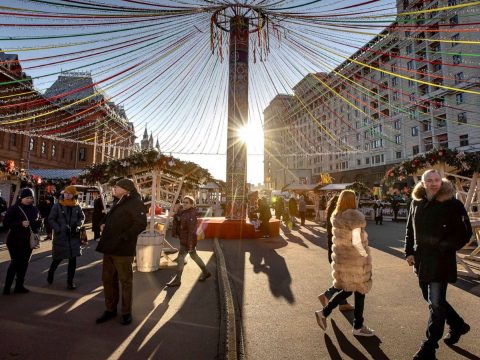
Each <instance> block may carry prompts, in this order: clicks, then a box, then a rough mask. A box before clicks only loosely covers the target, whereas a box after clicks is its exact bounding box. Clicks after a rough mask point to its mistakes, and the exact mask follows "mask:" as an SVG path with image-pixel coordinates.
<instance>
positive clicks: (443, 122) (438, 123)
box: [437, 119, 447, 128]
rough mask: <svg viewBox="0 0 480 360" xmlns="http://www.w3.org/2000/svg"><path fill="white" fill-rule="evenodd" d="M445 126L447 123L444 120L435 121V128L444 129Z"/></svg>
mask: <svg viewBox="0 0 480 360" xmlns="http://www.w3.org/2000/svg"><path fill="white" fill-rule="evenodd" d="M445 126H447V121H446V120H445V119H437V127H439V128H441V127H445Z"/></svg>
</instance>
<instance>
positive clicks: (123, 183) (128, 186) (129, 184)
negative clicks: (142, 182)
mask: <svg viewBox="0 0 480 360" xmlns="http://www.w3.org/2000/svg"><path fill="white" fill-rule="evenodd" d="M115 185H116V186H118V187H121V188H122V189H125V190H127V191H134V190H136V188H135V183H134V182H133V181H132V180H130V179H120V180H118V181H117V183H116V184H115Z"/></svg>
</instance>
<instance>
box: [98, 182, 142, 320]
mask: <svg viewBox="0 0 480 360" xmlns="http://www.w3.org/2000/svg"><path fill="white" fill-rule="evenodd" d="M114 196H115V198H117V199H118V201H117V202H116V203H115V205H114V206H113V207H112V208H111V209H110V211H109V212H108V214H107V216H106V217H105V220H104V224H102V225H101V226H100V229H101V231H102V235H101V238H100V242H99V243H98V246H97V251H99V252H101V253H103V271H102V281H103V288H104V292H105V306H106V308H107V310H106V311H105V312H104V313H103V315H102V316H100V317H99V318H98V319H97V323H98V324H100V323H103V322H105V321H108V320H110V319H112V318H114V317H116V316H117V304H118V301H119V299H120V294H119V289H118V281H119V280H120V283H121V284H122V321H121V322H122V324H123V325H128V324H130V323H131V322H132V315H131V314H132V287H133V270H132V263H133V258H134V256H135V253H136V246H137V237H138V235H139V234H140V233H141V232H142V231H143V230H145V228H146V226H147V217H146V215H145V207H144V205H143V202H142V201H141V198H140V194H139V193H138V192H137V190H136V189H135V184H134V183H133V181H132V180H130V179H121V180H119V181H118V182H117V183H116V185H115V187H114Z"/></svg>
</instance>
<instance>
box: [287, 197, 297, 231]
mask: <svg viewBox="0 0 480 360" xmlns="http://www.w3.org/2000/svg"><path fill="white" fill-rule="evenodd" d="M288 212H289V215H290V221H291V222H292V226H296V225H297V219H296V216H297V214H298V207H297V200H295V197H294V196H293V195H292V196H291V197H290V200H288Z"/></svg>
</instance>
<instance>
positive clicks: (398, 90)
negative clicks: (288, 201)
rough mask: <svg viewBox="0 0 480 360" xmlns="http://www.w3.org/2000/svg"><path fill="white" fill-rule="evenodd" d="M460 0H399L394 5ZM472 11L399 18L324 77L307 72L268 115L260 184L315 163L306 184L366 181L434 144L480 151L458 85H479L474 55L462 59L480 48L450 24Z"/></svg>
mask: <svg viewBox="0 0 480 360" xmlns="http://www.w3.org/2000/svg"><path fill="white" fill-rule="evenodd" d="M456 3H458V0H439V1H430V2H428V3H427V2H422V1H408V0H401V1H399V2H397V8H398V12H399V13H401V12H406V11H408V12H413V11H416V10H421V9H424V8H429V9H430V8H433V7H444V6H447V5H449V6H451V5H455V4H456ZM474 11H476V12H474ZM478 12H479V9H478V7H476V8H475V9H474V8H465V9H458V10H450V11H443V12H432V13H427V15H425V14H422V15H417V16H416V17H414V16H413V15H412V16H406V17H403V18H401V19H400V18H399V19H398V20H397V22H396V23H394V24H392V25H391V26H390V27H388V28H387V29H385V30H384V31H383V32H381V33H380V34H379V35H378V36H376V37H375V38H374V39H372V40H371V41H370V42H369V43H368V44H366V45H365V46H364V47H363V48H362V49H360V50H359V51H357V52H356V53H355V54H353V55H352V56H351V57H350V58H349V60H347V61H345V62H343V63H342V64H340V65H339V66H338V67H337V68H335V69H333V70H332V71H331V72H330V73H328V74H326V73H317V74H308V75H307V76H306V77H305V78H304V79H302V80H301V81H300V82H299V83H298V84H297V85H296V86H295V87H294V88H293V94H294V95H278V96H277V97H275V99H273V100H272V102H271V103H270V105H269V106H268V107H267V108H266V109H265V111H264V124H265V163H264V170H265V184H266V185H267V186H269V187H270V188H276V189H278V188H281V187H283V186H284V185H286V184H288V183H290V182H292V181H295V182H298V181H299V180H298V176H297V179H295V174H296V173H297V172H298V170H302V171H304V170H305V169H311V171H312V182H315V181H317V180H318V179H319V177H320V174H322V173H330V174H331V175H332V177H333V178H334V181H335V182H351V181H363V182H366V183H367V184H370V185H371V184H373V183H374V182H377V181H380V180H381V179H382V177H383V175H384V174H385V171H386V169H388V168H389V167H391V166H392V165H393V164H396V163H399V162H401V161H403V160H405V159H408V158H411V157H412V156H414V155H416V154H419V153H423V152H425V151H428V150H430V149H432V148H439V147H449V148H460V149H463V150H467V151H475V150H477V151H478V150H480V116H479V114H480V101H479V100H480V96H479V95H478V94H472V93H468V92H462V91H458V90H456V89H460V90H467V91H470V90H473V91H477V92H478V91H480V69H479V67H480V59H479V58H478V57H476V56H468V54H473V55H475V54H479V53H480V46H479V45H472V44H462V43H457V42H456V41H465V40H466V41H468V40H476V41H479V40H480V35H479V34H478V32H459V33H457V32H455V29H456V28H457V27H455V26H450V25H454V24H460V25H461V24H462V22H465V23H472V22H476V21H477V22H478V20H480V14H479V13H478ZM467 15H468V16H467ZM467 25H468V24H466V25H465V26H458V28H461V29H465V28H468V26H467ZM439 29H449V32H438V30H439ZM440 39H442V40H449V41H439V40H440ZM422 82H427V83H430V84H426V83H422ZM471 125H476V126H471ZM285 174H290V176H291V177H290V178H289V177H288V176H286V175H285Z"/></svg>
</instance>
